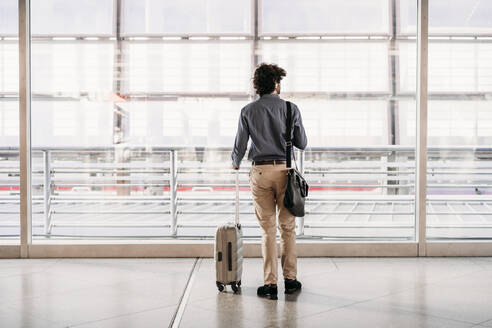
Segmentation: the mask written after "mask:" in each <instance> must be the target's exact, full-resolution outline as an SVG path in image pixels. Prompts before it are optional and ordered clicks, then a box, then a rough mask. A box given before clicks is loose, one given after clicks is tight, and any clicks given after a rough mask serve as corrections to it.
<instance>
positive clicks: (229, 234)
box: [214, 172, 243, 293]
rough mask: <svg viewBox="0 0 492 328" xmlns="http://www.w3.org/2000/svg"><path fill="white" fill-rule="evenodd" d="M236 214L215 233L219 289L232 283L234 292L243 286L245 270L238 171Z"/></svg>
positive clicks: (237, 175) (215, 255)
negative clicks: (242, 280)
mask: <svg viewBox="0 0 492 328" xmlns="http://www.w3.org/2000/svg"><path fill="white" fill-rule="evenodd" d="M235 208H236V215H235V220H234V223H232V222H230V223H226V224H224V225H221V226H219V227H217V232H216V234H215V247H214V249H215V252H214V257H215V270H216V284H217V288H218V289H219V291H221V292H222V291H223V290H224V288H225V286H227V285H231V287H232V290H233V291H234V293H237V292H238V291H239V287H241V275H242V272H243V232H242V230H241V224H239V173H238V172H236V199H235Z"/></svg>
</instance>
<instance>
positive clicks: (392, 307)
mask: <svg viewBox="0 0 492 328" xmlns="http://www.w3.org/2000/svg"><path fill="white" fill-rule="evenodd" d="M374 300H375V299H366V300H362V301H357V302H354V303H351V304H346V305H342V306H338V307H336V308H332V309H329V310H326V311H321V312H318V313H315V314H309V315H305V316H300V317H298V318H303V319H304V318H307V317H311V316H316V315H320V314H324V313H326V312H331V311H335V310H340V309H342V308H348V307H352V306H357V305H359V304H363V303H367V302H371V301H374ZM388 306H389V307H390V308H391V309H393V310H399V311H403V312H407V313H409V314H421V315H424V316H427V317H433V318H437V319H441V320H449V321H453V322H456V323H463V324H469V325H476V324H477V323H474V322H469V321H463V320H456V319H453V318H448V317H443V316H437V315H433V314H429V313H427V312H425V311H419V310H417V311H415V310H410V309H408V308H404V307H398V306H394V305H388ZM487 321H488V320H487ZM487 321H483V322H487ZM483 322H481V323H483Z"/></svg>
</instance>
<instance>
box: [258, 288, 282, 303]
mask: <svg viewBox="0 0 492 328" xmlns="http://www.w3.org/2000/svg"><path fill="white" fill-rule="evenodd" d="M256 293H257V294H258V296H260V297H267V298H269V299H271V300H277V299H278V297H277V294H278V289H277V285H276V284H270V285H263V286H260V287H258V291H257V292H256Z"/></svg>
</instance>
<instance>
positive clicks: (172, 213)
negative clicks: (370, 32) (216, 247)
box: [0, 146, 492, 236]
mask: <svg viewBox="0 0 492 328" xmlns="http://www.w3.org/2000/svg"><path fill="white" fill-rule="evenodd" d="M443 150H445V151H446V155H447V159H446V160H445V161H443V160H442V158H441V157H440V154H441V152H442V151H443ZM16 151H17V148H15V147H9V148H0V157H2V156H3V157H5V158H7V157H8V156H14V157H15V153H16ZM414 151H415V150H414V149H413V148H412V147H399V146H383V147H329V148H328V147H327V148H311V149H309V150H308V151H307V152H299V153H298V154H297V161H298V167H299V169H300V170H301V171H302V172H303V173H304V174H305V175H306V177H307V179H308V181H309V183H310V186H311V187H312V190H313V191H312V193H311V196H310V197H309V199H308V201H307V205H308V208H307V216H308V217H309V218H310V220H309V223H308V224H306V223H305V218H298V234H299V235H303V234H304V229H305V228H316V227H317V228H327V227H333V228H335V227H373V228H377V227H388V226H389V225H388V224H384V223H378V222H369V220H367V221H368V222H362V223H360V222H349V221H347V219H348V218H349V217H350V216H366V217H367V218H370V217H371V216H375V215H379V216H391V217H394V216H405V215H409V216H413V214H414V212H413V207H412V208H410V210H409V209H408V206H407V209H406V210H401V209H400V210H398V209H396V208H395V207H397V206H399V204H400V205H401V204H406V205H412V204H413V202H414V195H413V193H414V174H415V168H414ZM125 152H127V154H126V155H124V156H120V155H118V154H124V153H125ZM229 152H230V148H193V149H190V148H185V147H152V148H151V149H149V148H148V147H146V146H142V147H139V146H132V147H126V148H123V147H99V148H97V147H94V148H63V147H40V148H33V149H32V153H33V170H32V173H33V183H32V184H33V189H34V190H37V191H41V193H39V194H38V193H35V192H33V195H34V196H33V204H36V205H42V210H39V209H36V210H35V209H33V214H34V215H43V216H44V221H43V224H42V225H40V224H39V223H36V224H35V225H34V226H38V227H39V226H42V228H43V231H44V234H45V235H47V236H49V235H50V234H51V231H52V228H53V227H54V226H55V225H56V226H87V227H115V226H118V227H136V226H139V227H140V226H146V227H152V226H158V227H161V228H162V227H164V228H169V229H170V235H171V236H177V232H178V228H183V227H212V226H215V225H214V224H213V223H212V224H211V223H208V224H207V223H206V222H203V221H196V222H195V221H189V220H187V222H186V223H182V224H178V216H180V215H207V214H208V215H213V214H217V215H229V214H231V215H232V214H233V211H232V209H231V210H217V209H214V208H212V210H208V211H207V210H203V209H196V208H193V207H195V206H194V205H196V204H230V203H232V201H233V198H232V196H231V197H228V196H227V195H226V196H225V197H224V196H223V195H221V194H220V195H216V194H214V195H213V196H210V195H209V194H207V193H205V195H206V196H207V197H204V196H202V195H199V194H200V193H199V191H211V190H214V191H216V190H219V191H221V190H225V191H229V190H232V188H233V184H232V182H231V179H232V178H228V177H227V176H226V175H227V174H228V168H229V160H228V154H229ZM463 152H468V153H469V152H472V153H473V154H474V161H469V156H468V157H467V158H468V161H467V162H462V161H460V158H462V157H463V156H462V153H463ZM207 153H211V154H212V155H211V157H214V158H215V161H208V159H207ZM224 154H226V155H227V156H225V155H224ZM453 154H454V157H453ZM491 156H492V149H490V148H470V147H448V148H445V149H444V148H438V147H436V148H430V149H429V162H428V163H429V165H428V180H429V181H428V188H429V190H442V189H443V188H448V189H453V190H456V189H461V188H465V189H470V190H472V193H474V194H478V192H477V190H478V191H480V192H481V193H482V195H480V196H474V197H475V198H474V199H473V200H471V201H472V202H473V201H475V202H476V201H481V202H488V201H491V202H492V196H490V197H489V196H486V195H484V194H487V193H488V191H489V189H490V188H492V183H491V182H492V162H490V161H489V159H490V158H491ZM152 158H154V159H155V160H157V161H158V162H154V163H152V162H151V163H149V162H148V160H149V159H152ZM221 159H223V160H222V161H221ZM475 159H476V160H475ZM101 160H104V161H103V162H100V161H101ZM217 160H218V161H217ZM245 165H246V166H245V168H244V169H243V170H241V172H240V173H241V174H242V175H245V174H247V173H248V172H247V169H248V166H247V165H248V164H247V163H245ZM16 166H17V167H16ZM18 172H19V171H18V162H17V161H15V160H14V161H12V160H6V161H2V162H0V176H2V175H4V177H2V178H0V187H4V189H5V188H9V189H10V190H11V195H0V203H9V204H16V203H18V202H19V198H18V196H17V195H16V194H15V193H16V187H18V178H17V177H16V175H18ZM5 175H7V176H5ZM81 175H82V176H81ZM178 177H179V178H178ZM210 177H212V178H210ZM241 187H242V188H245V187H248V185H247V184H245V183H244V182H243V183H242V184H241ZM144 190H150V193H153V192H155V193H156V194H155V195H149V194H144V195H142V191H144ZM74 191H75V192H74ZM84 191H86V192H87V194H86V195H84V194H83V193H84ZM185 191H191V192H185ZM343 191H360V192H359V193H358V194H354V193H353V192H352V193H351V195H341V194H339V192H343ZM325 192H328V193H331V194H329V195H325ZM333 192H335V194H333ZM115 193H116V194H115ZM135 193H140V195H136V194H135ZM231 195H232V193H231ZM477 197H478V198H477ZM458 198H463V197H462V196H461V197H458ZM429 199H433V200H435V201H436V202H439V201H443V200H444V201H446V199H447V200H451V201H452V199H449V197H448V196H446V195H429ZM455 201H457V200H456V199H455ZM71 203H72V204H78V205H81V204H82V205H83V204H101V205H110V204H115V205H118V206H116V207H115V206H113V207H108V208H107V209H104V210H93V209H92V210H91V209H87V208H83V209H73V208H72V209H68V210H67V209H58V208H57V207H56V205H59V204H71ZM125 203H127V204H128V203H131V204H154V205H159V206H160V207H161V208H159V209H158V210H142V209H137V210H133V211H131V210H126V209H122V208H123V206H121V204H125ZM241 203H242V204H245V205H247V206H251V205H252V199H251V198H250V197H249V196H248V197H247V198H246V197H242V199H241ZM378 204H390V205H389V206H390V208H391V210H389V211H387V210H380V209H379V210H378V206H379V205H378ZM395 204H396V205H397V206H395ZM484 204H486V203H484ZM186 205H191V207H192V208H191V209H189V208H187V206H186ZM331 205H333V206H331ZM162 206H165V208H167V209H165V210H163V209H162ZM330 206H331V207H330ZM487 206H488V205H487ZM188 207H189V206H188ZM344 207H348V208H345V209H344ZM359 207H363V208H365V209H364V210H358V208H359ZM379 207H381V206H379ZM400 207H401V206H400ZM431 211H432V213H431V214H435V215H458V216H459V215H474V216H484V215H491V214H492V213H488V212H485V211H472V210H471V211H456V210H454V208H453V209H451V210H449V211H444V210H435V209H432V206H431ZM0 214H15V211H1V210H0ZM55 214H56V215H61V214H63V215H78V214H101V215H102V214H108V215H115V216H117V215H126V214H133V215H147V214H149V215H161V214H163V215H168V216H169V218H170V220H169V223H165V222H164V221H163V220H160V221H157V222H152V223H139V222H138V221H134V222H127V223H121V222H118V223H113V222H102V223H95V222H87V223H84V222H77V223H70V222H65V223H60V224H57V223H56V222H54V221H55V220H54V215H55ZM241 214H251V212H250V211H242V213H241ZM324 216H343V217H344V218H345V219H343V220H341V221H340V222H327V221H326V220H325V221H320V220H316V219H315V218H317V217H318V218H319V217H324ZM486 223H487V222H484V225H483V226H484V227H485V226H487V227H488V226H489V224H486ZM430 224H431V226H432V222H431V223H430ZM413 225H414V223H413V222H392V223H391V225H390V226H391V227H393V228H401V227H405V228H408V227H413ZM461 225H462V226H463V225H466V223H465V224H464V223H463V222H462V223H461ZM244 226H245V227H256V226H257V224H256V222H245V223H244ZM434 226H438V224H437V225H436V224H434Z"/></svg>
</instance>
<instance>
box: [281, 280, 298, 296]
mask: <svg viewBox="0 0 492 328" xmlns="http://www.w3.org/2000/svg"><path fill="white" fill-rule="evenodd" d="M301 288H302V284H301V282H299V281H298V280H297V279H285V293H286V294H293V293H295V292H297V291H298V290H301Z"/></svg>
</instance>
